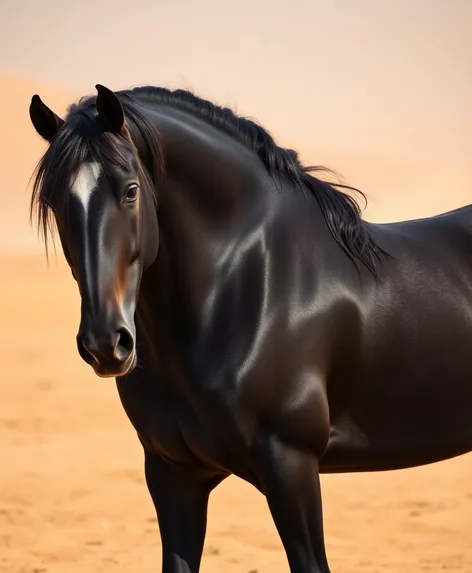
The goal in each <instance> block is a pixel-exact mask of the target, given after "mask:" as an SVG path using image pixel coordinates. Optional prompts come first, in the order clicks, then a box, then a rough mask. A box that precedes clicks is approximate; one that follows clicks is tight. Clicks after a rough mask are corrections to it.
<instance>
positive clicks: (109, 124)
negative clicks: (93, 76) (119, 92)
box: [95, 84, 125, 133]
mask: <svg viewBox="0 0 472 573" xmlns="http://www.w3.org/2000/svg"><path fill="white" fill-rule="evenodd" d="M95 88H96V90H97V92H98V94H97V104H96V105H97V111H98V115H99V117H100V119H101V120H102V122H103V123H104V125H105V127H106V128H107V129H109V130H110V131H112V132H114V133H121V131H122V130H123V127H124V125H125V113H124V111H123V108H122V106H121V103H120V100H119V99H118V97H117V96H116V94H115V93H113V92H112V91H111V90H109V89H108V88H106V87H105V86H102V85H101V84H97V85H96V86H95Z"/></svg>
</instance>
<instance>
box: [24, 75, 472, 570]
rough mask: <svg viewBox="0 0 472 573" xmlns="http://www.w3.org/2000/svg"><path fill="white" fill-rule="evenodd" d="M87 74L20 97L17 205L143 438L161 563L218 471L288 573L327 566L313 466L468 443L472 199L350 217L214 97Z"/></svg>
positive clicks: (177, 557) (196, 524) (190, 523)
mask: <svg viewBox="0 0 472 573" xmlns="http://www.w3.org/2000/svg"><path fill="white" fill-rule="evenodd" d="M96 88H97V96H94V97H88V98H84V99H82V100H81V101H80V102H79V103H78V104H77V105H73V106H71V108H70V110H69V112H68V115H67V118H66V119H65V121H64V120H62V119H61V118H59V117H58V116H57V115H56V114H55V113H54V112H52V111H51V110H50V109H49V108H48V107H46V106H45V105H44V103H43V102H42V101H41V99H40V98H39V97H38V96H37V95H35V96H34V97H33V98H32V102H31V107H30V116H31V120H32V122H33V125H34V127H35V128H36V130H37V131H38V133H39V134H40V135H41V136H42V137H43V138H45V139H46V140H47V141H48V142H50V145H49V146H48V148H47V150H46V152H45V154H44V156H43V157H42V159H41V161H40V163H39V166H38V171H37V174H36V179H35V184H34V189H33V196H32V205H31V206H32V209H35V208H37V215H38V222H39V224H40V226H41V228H42V230H43V231H44V233H45V238H46V241H47V233H48V230H50V229H51V225H52V224H53V223H54V221H55V223H56V224H57V228H58V232H59V236H60V240H61V244H62V248H63V251H64V255H65V257H66V259H67V262H68V264H69V265H70V268H71V270H72V273H73V276H74V278H75V280H76V281H77V284H78V287H79V291H80V296H81V301H82V307H81V322H80V327H79V331H78V336H77V344H78V350H79V353H80V355H81V357H82V358H83V359H84V360H85V361H86V362H87V363H89V364H90V365H91V366H92V367H93V369H94V371H95V372H96V374H97V375H99V376H114V377H116V378H117V386H118V391H119V394H120V397H121V401H122V404H123V406H124V408H125V410H126V412H127V415H128V416H129V419H130V420H131V423H132V424H133V426H134V427H135V429H136V431H137V434H138V436H139V439H140V441H141V443H142V445H143V447H144V454H145V473H146V479H147V484H148V487H149V491H150V493H151V496H152V499H153V502H154V504H155V507H156V511H157V516H158V521H159V526H160V533H161V538H162V550H163V564H162V570H163V571H164V572H165V573H176V572H179V573H180V572H187V573H188V572H192V573H195V572H197V571H198V569H199V566H200V559H201V553H202V547H203V543H204V538H205V528H206V516H207V502H208V496H209V494H210V492H211V490H212V489H213V488H214V487H215V486H216V485H217V484H218V483H220V482H221V481H222V480H223V479H224V478H225V477H227V476H228V475H230V474H234V475H236V476H239V477H241V478H242V479H244V480H247V481H248V482H250V483H251V484H253V485H254V486H255V487H256V488H258V489H259V490H260V491H261V492H262V493H263V494H264V495H265V496H266V498H267V502H268V505H269V508H270V511H271V513H272V516H273V519H274V522H275V524H276V527H277V530H278V532H279V534H280V537H281V540H282V542H283V545H284V547H285V551H286V554H287V558H288V561H289V564H290V570H291V571H292V573H308V572H311V573H313V572H327V571H329V567H328V563H327V559H326V555H325V547H324V538H323V520H322V508H321V496H320V485H319V474H320V473H323V472H326V473H329V472H357V471H378V470H392V469H398V468H406V467H411V466H416V465H420V464H427V463H430V462H435V461H438V460H443V459H446V458H450V457H453V456H457V455H459V454H463V453H465V452H468V451H470V450H472V350H471V344H472V208H471V207H466V208H462V209H459V210H456V211H454V212H451V213H447V214H443V215H440V216H438V217H432V218H428V219H422V220H418V221H412V222H404V223H396V224H388V225H374V224H369V223H367V222H365V221H363V220H362V219H361V217H360V210H359V207H358V204H357V202H356V201H355V200H354V198H353V197H354V196H355V195H354V194H353V193H352V192H351V191H350V188H347V189H346V188H343V186H342V185H340V184H336V183H328V182H327V181H326V177H323V176H322V174H321V173H322V172H321V170H320V168H305V167H303V166H302V165H301V164H300V162H299V159H298V157H297V154H296V153H295V152H293V151H291V150H286V149H282V148H280V147H278V146H277V145H276V144H275V143H274V140H273V139H272V137H271V136H270V135H269V134H268V133H267V132H266V131H265V130H264V129H262V128H261V127H259V126H258V125H257V124H256V123H254V122H252V121H248V120H246V119H243V118H240V117H237V116H236V115H234V114H233V113H232V112H231V111H230V110H228V109H225V108H221V107H217V106H215V105H213V104H212V103H210V102H208V101H204V100H202V99H200V98H198V97H196V96H194V95H192V94H191V93H189V92H186V91H181V90H178V91H169V90H166V89H163V88H155V87H142V88H136V89H133V90H128V91H120V92H117V93H114V92H112V91H110V90H109V89H108V88H105V87H103V86H101V85H97V86H96ZM313 173H315V174H316V175H317V176H316V177H315V176H314V175H313Z"/></svg>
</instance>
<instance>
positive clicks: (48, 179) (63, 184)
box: [31, 86, 384, 274]
mask: <svg viewBox="0 0 472 573" xmlns="http://www.w3.org/2000/svg"><path fill="white" fill-rule="evenodd" d="M116 95H117V96H118V98H119V99H120V102H121V104H122V106H123V108H124V111H125V115H126V117H127V120H128V125H129V127H130V132H131V137H132V139H133V141H145V142H147V148H146V149H143V150H141V149H140V150H139V151H140V153H144V154H145V156H146V157H147V164H149V165H152V178H153V179H154V178H156V177H158V176H159V174H162V172H163V171H164V163H163V155H162V150H161V146H160V141H159V138H158V134H157V133H156V130H154V129H153V128H152V126H150V124H149V123H148V122H147V121H146V119H145V118H144V116H143V115H142V114H141V113H140V112H139V110H138V107H139V106H138V105H136V104H139V102H140V101H148V102H150V103H156V104H165V105H169V106H171V107H173V108H176V109H179V110H182V111H184V112H187V113H189V114H191V115H193V116H194V117H197V118H199V119H201V120H203V121H206V122H207V123H209V124H211V125H213V126H214V127H216V128H217V129H219V130H220V131H223V132H224V133H226V134H228V136H230V137H232V138H234V139H236V140H237V141H239V142H240V143H242V144H243V145H245V146H246V147H247V148H248V149H250V150H251V151H252V152H254V153H255V154H256V155H257V156H258V157H259V158H260V160H261V161H262V163H263V164H264V166H265V168H266V169H267V171H268V172H269V174H271V175H273V176H278V177H282V178H286V179H287V180H289V181H291V182H292V183H294V184H295V185H296V186H297V187H298V188H299V189H306V190H308V191H309V192H310V193H311V194H312V195H313V196H314V197H315V199H316V200H317V201H318V204H319V206H320V209H321V211H322V213H323V216H324V218H325V220H326V223H327V225H328V227H329V229H330V231H331V234H332V235H333V237H334V239H335V240H336V241H337V243H338V244H339V246H340V247H341V248H342V249H343V251H344V252H345V253H346V254H347V255H348V256H349V258H350V259H351V260H352V261H353V263H354V264H356V265H357V262H358V261H359V262H361V263H362V264H364V265H365V266H366V267H367V269H369V271H371V272H372V273H373V274H375V268H376V259H379V256H380V254H381V253H384V251H383V250H382V249H381V248H380V247H379V246H378V245H377V244H376V243H375V241H374V240H373V238H372V236H371V235H370V232H369V229H368V227H367V226H366V224H365V223H364V221H363V220H362V218H361V210H360V207H359V205H358V203H357V201H356V200H355V198H354V197H352V196H351V195H348V194H347V193H344V192H343V191H340V189H346V190H349V191H352V192H355V193H358V194H360V195H361V196H362V197H363V199H364V201H365V203H366V204H367V200H366V197H365V195H364V194H363V193H362V192H361V191H359V190H358V189H355V188H353V187H350V186H347V185H343V184H340V183H332V182H327V181H324V180H322V179H319V178H317V177H314V176H313V175H311V173H314V172H317V173H323V172H324V173H330V174H331V175H335V174H334V173H333V172H332V171H331V170H330V169H327V168H325V167H322V166H310V167H305V166H303V165H302V164H301V162H300V161H299V158H298V154H297V152H295V151H294V150H291V149H285V148H282V147H279V146H278V145H277V144H276V143H275V141H274V139H273V137H272V136H271V135H270V133H269V132H268V131H267V130H265V129H264V128H262V127H261V126H260V125H258V124H257V123H255V122H254V121H252V120H249V119H246V118H244V117H240V116H238V115H236V114H235V113H234V112H233V111H232V110H231V109H228V108H225V107H220V106H217V105H215V104H213V103H211V102H209V101H207V100H205V99H202V98H200V97H198V96H196V95H194V94H193V93H191V92H190V91H186V90H181V89H179V90H174V91H172V90H169V89H166V88H161V87H154V86H144V87H137V88H134V89H132V90H123V91H119V92H116ZM95 99H96V98H95V96H91V97H85V98H82V100H80V102H79V103H78V104H77V105H72V106H71V107H70V108H69V113H68V115H67V118H66V121H65V124H64V126H63V127H62V128H61V130H60V132H59V133H58V135H57V137H56V139H55V140H54V141H53V143H52V144H51V146H50V147H49V148H48V150H47V151H46V153H45V154H44V156H43V158H42V159H41V161H40V163H39V165H38V169H37V175H36V178H35V181H34V187H33V196H32V200H31V212H33V209H34V206H35V205H36V206H38V220H39V222H40V224H41V227H42V229H43V232H44V235H45V237H46V234H47V230H48V227H49V223H50V218H49V215H50V210H49V208H48V203H49V197H50V194H51V193H53V192H54V189H64V188H67V185H68V181H66V180H65V178H66V177H70V174H71V173H73V172H74V171H75V170H76V169H77V168H78V167H79V165H80V164H81V163H82V162H83V161H84V160H86V159H87V158H96V159H97V160H100V159H102V160H103V159H106V160H108V161H112V162H115V163H116V162H117V161H118V162H120V161H121V160H124V158H123V157H122V154H121V152H120V147H119V145H118V142H117V137H116V136H111V135H110V134H108V133H106V132H104V131H102V130H101V129H100V127H99V124H98V123H97V122H96V121H94V119H95V117H96V112H95ZM138 132H140V135H141V137H137V138H136V137H133V133H134V134H135V135H137V134H138ZM61 179H64V180H61Z"/></svg>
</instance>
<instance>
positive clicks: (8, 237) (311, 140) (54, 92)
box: [0, 74, 472, 251]
mask: <svg viewBox="0 0 472 573" xmlns="http://www.w3.org/2000/svg"><path fill="white" fill-rule="evenodd" d="M123 87H126V86H123ZM93 91H94V88H93V86H90V93H93ZM34 93H39V94H40V95H41V97H42V98H43V100H44V101H45V102H46V103H47V104H48V105H50V107H52V108H53V109H54V111H55V112H56V113H58V114H59V115H63V114H64V112H65V110H66V108H67V106H68V105H69V104H70V103H72V102H74V101H76V100H77V99H78V98H79V97H81V96H82V95H85V94H84V93H79V92H78V91H74V90H72V89H70V88H67V87H63V86H61V87H57V86H51V85H48V84H45V83H42V82H38V81H33V80H31V79H27V78H22V77H15V76H11V75H6V74H4V75H0V94H1V95H0V104H1V105H0V125H1V130H2V135H3V136H2V138H1V140H0V174H1V177H0V198H1V200H2V209H1V210H0V250H3V251H5V250H8V251H15V250H21V251H29V250H39V249H42V245H41V243H40V242H39V241H38V239H37V236H36V233H35V231H34V230H33V229H32V228H31V227H30V225H29V222H28V207H29V197H30V190H31V189H30V187H28V182H29V180H30V177H31V175H32V173H33V170H34V168H35V166H36V164H37V162H38V160H39V158H40V156H41V154H42V153H43V151H44V149H45V147H46V145H45V143H44V142H43V141H42V140H41V138H40V137H39V136H38V135H37V134H36V132H35V131H34V129H33V127H32V125H31V123H30V119H29V115H28V107H29V103H30V100H31V96H32V95H33V94H34ZM434 126H436V127H435V128H434V129H433V127H434ZM265 127H267V128H268V129H269V130H272V129H273V130H274V131H277V126H271V125H268V126H265ZM433 127H432V128H430V133H428V134H424V135H423V139H424V138H425V137H426V136H428V137H431V138H433V137H438V139H439V143H438V144H437V145H436V146H435V148H434V149H435V154H432V153H430V154H429V155H428V154H425V153H424V152H422V150H421V149H420V148H419V149H418V153H417V154H405V153H402V148H403V146H404V145H405V143H406V142H405V141H402V140H401V139H400V140H397V141H391V142H390V143H389V144H388V146H383V147H382V149H381V151H379V149H378V144H376V142H375V136H372V138H371V139H370V140H369V138H368V136H366V135H364V136H362V134H359V137H360V138H363V139H362V141H363V145H362V152H361V151H360V150H359V149H357V148H354V147H351V148H345V147H343V145H342V142H340V145H339V148H332V147H331V148H326V147H324V146H323V134H322V133H321V134H319V133H318V134H317V135H316V141H315V135H313V136H310V137H306V138H304V139H303V140H301V141H295V142H292V141H290V140H289V139H288V138H287V137H286V136H284V132H283V131H279V132H278V142H279V143H280V144H281V145H287V146H292V145H294V146H295V147H296V148H297V149H298V150H299V151H300V153H301V156H302V159H303V160H304V161H305V162H306V163H309V164H313V163H315V164H325V165H328V166H329V167H331V168H334V169H335V170H337V171H339V172H340V173H341V174H342V175H343V176H344V177H345V178H346V180H347V182H348V183H350V184H352V185H354V186H356V187H358V188H360V189H362V190H363V191H365V192H366V193H367V195H368V197H369V206H368V209H367V210H366V212H365V217H366V218H367V219H369V220H372V221H392V220H401V219H406V218H413V217H421V216H427V215H433V214H436V213H439V212H441V211H446V210H448V209H453V208H456V207H459V206H461V205H465V204H468V203H470V202H472V186H471V184H470V181H471V180H472V162H470V160H466V159H467V157H469V156H472V144H471V141H470V138H467V139H466V138H465V137H462V136H461V137H462V140H463V145H462V147H460V149H459V147H458V153H457V157H456V158H455V156H454V154H453V150H452V151H451V149H449V148H448V149H447V152H448V153H447V156H446V159H445V160H443V161H441V159H440V157H441V149H442V148H441V144H440V135H441V131H440V127H441V126H440V124H439V123H438V122H436V123H434V122H433ZM366 129H368V128H367V127H366ZM417 138H418V142H419V144H420V143H421V137H420V136H419V135H418V134H417ZM450 139H451V138H450ZM458 141H459V138H458ZM410 146H411V142H410ZM467 146H468V147H467ZM444 151H446V149H444Z"/></svg>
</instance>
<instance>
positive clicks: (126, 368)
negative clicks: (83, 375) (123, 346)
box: [92, 349, 137, 378]
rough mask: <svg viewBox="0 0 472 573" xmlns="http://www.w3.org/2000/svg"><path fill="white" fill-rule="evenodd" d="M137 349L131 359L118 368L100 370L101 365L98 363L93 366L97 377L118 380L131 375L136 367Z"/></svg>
mask: <svg viewBox="0 0 472 573" xmlns="http://www.w3.org/2000/svg"><path fill="white" fill-rule="evenodd" d="M136 362H137V359H136V349H134V350H133V352H132V354H131V355H130V356H129V358H128V359H127V360H126V362H124V363H123V364H121V365H120V366H118V367H117V368H107V367H105V368H103V369H102V368H100V364H99V363H98V362H96V361H94V363H93V364H92V368H93V370H94V372H95V374H96V375H97V376H99V377H100V378H118V377H120V376H125V375H126V374H129V373H130V372H131V371H132V370H133V368H134V367H135V366H136Z"/></svg>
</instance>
